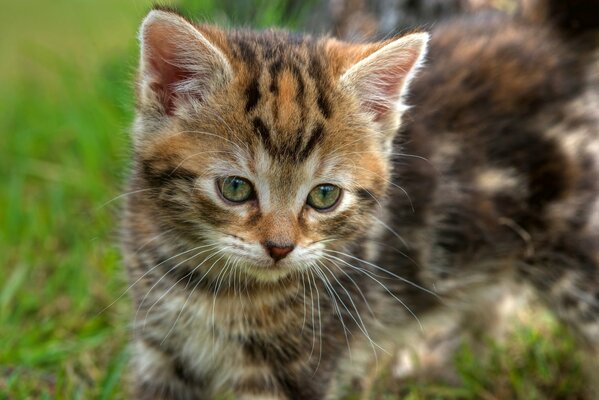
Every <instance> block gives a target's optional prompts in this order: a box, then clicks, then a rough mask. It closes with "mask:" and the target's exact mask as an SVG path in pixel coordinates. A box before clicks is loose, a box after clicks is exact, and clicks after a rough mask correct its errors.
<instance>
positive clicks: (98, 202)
mask: <svg viewBox="0 0 599 400" xmlns="http://www.w3.org/2000/svg"><path fill="white" fill-rule="evenodd" d="M185 3H186V4H185V7H184V8H185V9H186V10H188V11H189V12H190V13H191V14H193V15H196V16H199V17H200V18H203V19H209V20H215V21H219V22H221V23H227V22H230V23H235V22H239V21H245V22H246V23H249V24H251V25H254V26H268V25H272V24H278V23H281V22H283V21H285V22H286V24H287V25H293V23H297V21H298V19H297V18H291V17H290V15H296V11H297V10H296V9H293V8H291V9H289V8H286V7H284V6H283V5H282V3H281V2H272V1H270V2H267V1H259V2H258V3H259V6H253V7H250V6H241V4H242V3H238V4H236V3H235V2H233V1H232V0H221V1H216V0H214V1H210V0H203V1H199V0H198V1H186V2H185ZM244 4H245V3H244ZM149 6H150V2H149V1H145V0H136V1H123V0H104V1H102V2H96V1H83V0H80V1H75V0H70V1H67V0H56V1H53V2H46V1H42V0H30V1H26V2H25V1H22V2H18V1H15V2H10V3H7V4H3V12H2V13H0V37H1V38H2V40H1V41H0V54H2V64H0V182H2V186H1V188H0V399H25V398H35V399H38V398H39V399H53V398H60V399H62V398H66V399H78V398H81V399H88V398H98V399H118V398H123V397H124V389H123V387H124V385H123V379H124V376H125V373H124V372H125V371H126V370H127V368H126V365H127V364H126V363H127V350H126V342H127V338H128V315H129V311H130V310H129V308H130V306H129V302H128V299H127V298H126V296H125V297H124V298H122V299H120V300H118V301H116V302H115V303H114V304H113V305H111V306H110V307H108V308H107V309H106V310H104V309H105V308H106V307H107V306H109V305H110V304H112V303H113V301H114V300H115V299H117V298H118V297H119V294H120V293H122V291H123V290H124V289H125V287H126V284H125V280H124V276H123V271H122V268H121V264H120V256H119V250H118V241H117V239H116V229H117V226H118V203H119V202H118V200H113V199H115V198H116V197H117V196H119V194H120V185H121V182H122V180H123V174H124V171H125V168H126V165H127V159H128V151H129V150H128V149H129V138H128V134H127V130H128V126H129V124H130V122H131V119H132V98H133V97H132V90H131V81H132V76H133V72H134V67H135V63H136V60H135V59H136V44H135V32H136V29H137V25H138V23H139V21H140V20H141V18H142V16H143V15H144V13H145V12H146V11H147V10H148V8H149ZM223 8H224V9H228V10H229V12H228V13H225V12H223V11H222V9H223ZM256 10H260V11H256ZM226 16H228V17H226ZM248 18H249V19H248ZM103 310H104V311H103ZM543 326H544V328H543V329H545V330H544V331H543V332H545V333H546V335H540V334H539V333H538V332H540V331H539V329H538V327H535V328H534V329H533V328H530V327H526V326H525V327H522V329H520V330H517V332H516V333H514V335H515V336H514V337H513V338H512V340H511V341H510V343H509V345H506V346H507V347H501V345H497V344H493V343H492V344H489V347H491V348H492V350H491V351H490V354H488V355H487V356H486V358H485V360H478V359H476V358H474V356H473V355H472V353H471V352H470V350H469V349H468V348H467V347H465V348H464V349H462V350H461V351H460V352H459V354H458V357H457V359H456V366H457V369H458V371H459V374H460V376H461V377H462V378H463V382H464V384H463V387H460V388H457V389H456V388H452V387H450V386H447V385H444V384H442V383H439V384H429V385H420V384H415V383H412V384H410V383H408V384H404V385H402V386H401V387H396V386H394V384H393V383H392V382H387V381H386V380H385V377H384V376H383V377H381V379H380V382H379V383H377V385H378V386H376V390H375V392H376V393H377V394H375V395H374V396H375V397H377V398H381V399H383V398H384V399H391V398H397V396H398V395H400V394H401V396H406V397H405V398H409V399H475V398H488V399H491V398H497V399H499V398H514V399H529V398H531V399H532V398H539V399H541V398H544V397H542V396H544V395H548V396H549V397H546V398H556V399H558V398H560V399H561V398H564V399H566V398H576V397H572V396H569V395H565V394H564V395H562V394H561V393H565V392H564V390H566V389H568V390H570V389H572V390H570V391H574V392H575V393H576V390H578V389H579V387H580V383H579V382H580V379H579V371H578V364H576V361H575V359H574V358H573V357H572V356H571V355H570V354H571V353H572V351H571V340H569V339H567V340H565V341H564V340H561V338H562V337H563V332H562V330H561V328H560V327H559V326H558V325H557V324H555V323H554V322H549V323H546V324H545V325H543ZM514 354H515V356H513V355H514ZM556 360H557V361H559V363H558V364H559V365H560V368H558V369H555V370H551V369H548V367H547V365H550V364H551V362H553V361H556ZM556 382H558V383H556ZM559 388H566V389H563V390H562V391H560V390H561V389H559ZM383 393H395V395H392V394H383ZM506 393H507V394H506ZM531 393H532V395H530V394H531ZM503 394H506V396H507V397H501V396H502V395H503ZM529 395H530V397H528V396H529ZM493 396H495V397H493ZM552 396H553V397H552Z"/></svg>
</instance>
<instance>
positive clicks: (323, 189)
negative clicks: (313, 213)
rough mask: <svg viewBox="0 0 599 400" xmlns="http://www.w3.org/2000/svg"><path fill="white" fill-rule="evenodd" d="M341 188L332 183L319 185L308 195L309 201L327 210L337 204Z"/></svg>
mask: <svg viewBox="0 0 599 400" xmlns="http://www.w3.org/2000/svg"><path fill="white" fill-rule="evenodd" d="M340 195H341V189H340V188H339V187H338V186H335V185H331V184H323V185H318V186H316V187H315V188H314V189H312V191H311V192H310V194H309V195H308V199H307V201H306V202H307V203H308V205H309V206H311V207H312V208H314V209H316V210H319V211H326V210H328V209H331V208H332V207H333V206H334V205H335V204H337V202H338V200H339V197H340Z"/></svg>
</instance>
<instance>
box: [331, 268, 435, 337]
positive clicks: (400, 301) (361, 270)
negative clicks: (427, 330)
mask: <svg viewBox="0 0 599 400" xmlns="http://www.w3.org/2000/svg"><path fill="white" fill-rule="evenodd" d="M328 257H331V256H328ZM335 258H336V259H337V260H339V261H341V262H343V263H345V264H346V265H347V266H348V267H350V268H354V269H355V270H356V271H360V272H362V273H363V274H364V275H366V276H368V277H369V278H370V279H372V280H374V281H375V282H376V283H378V284H379V285H381V287H382V288H383V289H385V291H386V292H387V293H389V294H390V295H391V297H393V298H394V299H395V300H397V301H398V302H399V303H400V304H401V305H402V306H403V307H404V308H405V309H406V310H408V312H409V313H410V314H411V315H412V316H413V317H414V319H415V320H416V322H418V325H419V326H420V330H421V331H422V332H424V328H423V326H422V323H421V322H420V319H419V318H418V317H417V316H416V314H415V313H414V312H413V311H412V309H410V307H408V305H407V304H406V303H404V302H403V301H402V300H401V299H399V298H398V297H397V296H396V295H395V294H393V293H392V292H391V290H389V288H387V286H385V285H384V284H382V283H381V282H380V281H379V280H378V279H376V278H374V277H372V276H371V275H370V274H368V271H366V270H364V269H363V268H358V267H355V266H353V265H351V264H349V263H347V262H346V261H345V260H342V259H340V258H337V257H335Z"/></svg>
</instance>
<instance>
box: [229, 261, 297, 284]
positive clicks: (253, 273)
mask: <svg viewBox="0 0 599 400" xmlns="http://www.w3.org/2000/svg"><path fill="white" fill-rule="evenodd" d="M241 268H243V269H244V270H245V272H246V274H248V276H250V277H252V278H253V279H255V280H256V281H258V282H260V283H270V284H272V283H277V282H280V281H283V280H287V279H289V278H290V277H292V276H293V275H298V272H299V271H298V269H297V268H294V267H293V266H290V265H288V264H279V263H277V264H268V265H263V264H260V265H258V264H249V263H248V264H246V265H243V266H241Z"/></svg>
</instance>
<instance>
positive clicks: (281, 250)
mask: <svg viewBox="0 0 599 400" xmlns="http://www.w3.org/2000/svg"><path fill="white" fill-rule="evenodd" d="M263 246H264V248H265V249H266V252H267V253H268V254H270V256H271V257H272V258H273V260H275V261H279V260H281V259H283V258H285V256H287V254H289V253H291V252H292V251H293V249H294V248H295V246H294V245H292V244H281V243H275V242H270V241H266V242H264V243H263Z"/></svg>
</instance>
